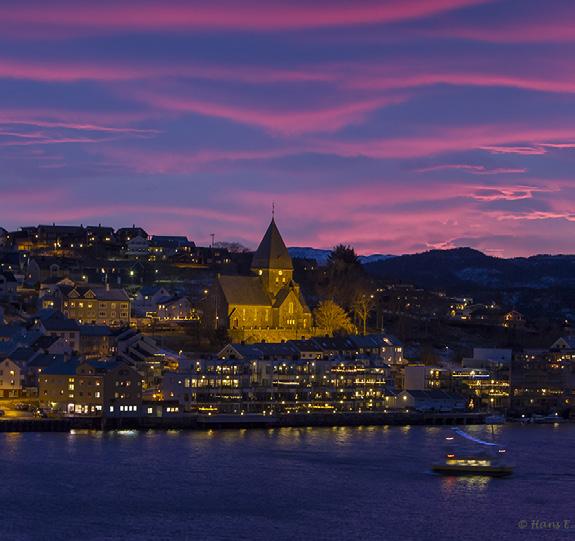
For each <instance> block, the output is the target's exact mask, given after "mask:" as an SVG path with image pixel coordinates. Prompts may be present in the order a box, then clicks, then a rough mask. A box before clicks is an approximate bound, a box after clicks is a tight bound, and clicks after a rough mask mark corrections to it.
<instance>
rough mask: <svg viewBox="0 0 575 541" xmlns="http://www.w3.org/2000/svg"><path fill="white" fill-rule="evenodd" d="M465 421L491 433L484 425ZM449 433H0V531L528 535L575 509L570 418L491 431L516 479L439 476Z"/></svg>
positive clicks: (14, 534)
mask: <svg viewBox="0 0 575 541" xmlns="http://www.w3.org/2000/svg"><path fill="white" fill-rule="evenodd" d="M466 430H467V431H468V432H470V433H471V434H473V435H474V436H476V437H478V438H481V439H489V438H491V437H492V431H491V429H490V428H489V427H485V426H477V427H466ZM449 433H450V428H449V427H419V426H412V427H361V428H350V427H334V428H281V429H259V430H245V429H242V430H221V431H218V430H209V431H203V432H193V431H178V430H174V431H169V432H161V431H147V432H136V431H118V432H107V433H102V432H94V431H74V432H73V433H70V434H62V433H44V434H40V433H29V434H0V465H1V467H2V479H3V481H2V483H0V508H1V509H2V510H3V519H4V520H3V530H2V535H3V537H1V538H2V539H4V538H6V539H15V540H18V539H20V538H27V539H60V538H65V537H68V538H72V539H74V538H77V539H90V535H89V534H90V532H91V533H92V534H93V538H94V539H123V538H125V539H138V540H140V539H158V538H159V539H185V538H189V539H202V540H204V539H252V538H254V537H257V538H259V539H273V540H276V539H277V540H280V541H281V540H283V539H286V540H288V539H290V540H291V539H324V538H325V539H362V540H363V539H383V540H385V541H388V540H389V541H394V540H395V539H398V540H399V539H401V540H402V541H403V540H404V539H418V540H420V539H421V540H424V541H427V540H430V541H437V539H440V540H441V541H448V540H451V539H453V540H456V539H457V540H458V541H459V540H468V539H471V540H474V539H481V540H482V541H483V540H484V539H486V538H487V539H489V538H492V537H494V536H497V537H501V538H502V539H515V538H516V539H521V540H523V539H526V538H529V532H518V530H517V521H518V520H520V519H524V518H525V519H531V518H538V517H539V516H543V515H545V516H547V515H549V513H550V511H549V510H552V513H551V514H553V517H549V518H557V519H558V520H559V519H560V520H563V519H569V518H574V517H573V516H572V515H573V512H572V506H571V500H570V499H569V498H566V497H565V495H566V494H569V493H570V491H571V492H572V481H573V475H572V473H571V472H572V449H573V448H575V426H574V425H562V426H560V427H559V428H556V427H553V426H509V425H506V426H496V427H494V428H493V437H494V438H495V439H496V441H501V442H502V443H504V444H505V445H506V446H507V447H508V449H509V450H510V451H511V452H512V453H513V461H514V462H516V473H515V474H514V476H513V477H512V478H510V479H491V478H487V477H473V478H469V477H438V476H435V475H434V474H432V473H431V471H430V467H431V464H432V463H433V462H435V461H437V460H438V458H440V457H441V456H442V453H443V447H444V440H445V435H446V434H449ZM119 510H121V512H118V511H119ZM439 519H441V520H439ZM574 522H575V521H574ZM216 525H217V527H216ZM11 528H12V529H11ZM254 532H257V535H255V534H254ZM19 535H20V536H21V537H19ZM546 539H552V537H551V536H549V537H546Z"/></svg>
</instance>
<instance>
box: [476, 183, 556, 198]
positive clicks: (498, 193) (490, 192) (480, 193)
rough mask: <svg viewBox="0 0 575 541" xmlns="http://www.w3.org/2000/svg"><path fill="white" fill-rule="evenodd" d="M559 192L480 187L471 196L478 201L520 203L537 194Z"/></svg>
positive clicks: (531, 187) (523, 187)
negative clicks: (519, 201)
mask: <svg viewBox="0 0 575 541" xmlns="http://www.w3.org/2000/svg"><path fill="white" fill-rule="evenodd" d="M555 191H558V188H550V187H536V186H478V187H477V188H475V189H474V190H473V191H472V192H471V193H470V194H469V196H470V197H471V198H472V199H476V200H478V201H501V200H503V201H518V200H521V199H532V198H533V196H534V194H536V193H545V192H547V193H549V192H555Z"/></svg>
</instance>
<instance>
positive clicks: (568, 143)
mask: <svg viewBox="0 0 575 541" xmlns="http://www.w3.org/2000/svg"><path fill="white" fill-rule="evenodd" d="M574 21H575V2H573V1H572V0H401V1H399V0H394V1H392V0H379V1H375V0H373V1H371V0H370V1H367V0H365V1H364V0H353V1H351V0H345V1H344V0H329V1H328V0H325V1H323V0H321V1H314V0H305V1H304V0H301V1H300V0H290V1H289V2H286V1H279V0H242V1H241V2H240V1H237V0H227V1H223V0H210V1H209V2H207V1H203V2H196V1H185V2H184V1H173V0H163V1H162V2H147V1H144V0H138V1H135V0H134V1H130V2H128V1H122V0H114V1H108V0H98V2H90V3H87V2H86V3H84V2H79V1H76V2H71V1H70V2H64V1H60V0H50V2H46V1H45V0H42V1H40V0H38V1H36V2H34V1H27V0H3V1H2V3H1V4H0V24H1V27H2V33H1V37H0V78H1V82H0V163H1V165H2V167H1V174H0V225H2V226H4V227H7V228H17V227H18V226H21V225H32V224H37V223H51V222H57V223H83V224H85V225H86V224H98V223H103V224H104V223H105V224H109V225H113V226H117V227H118V226H124V225H131V224H132V223H135V224H137V225H142V226H144V227H146V228H147V229H148V230H149V231H150V232H153V233H157V234H170V233H172V234H186V235H188V236H189V237H190V238H191V239H193V240H194V241H196V242H197V243H201V244H203V243H205V244H207V243H208V242H209V235H210V233H212V232H213V233H215V235H216V240H230V241H231V240H237V241H240V242H243V243H244V244H247V245H248V246H250V247H255V246H256V245H257V242H258V240H259V239H260V238H261V236H262V234H263V232H264V231H265V228H266V227H267V224H268V221H269V218H270V212H271V204H272V201H275V202H276V209H277V212H276V216H277V221H278V225H279V227H280V229H281V230H282V233H283V234H284V237H285V239H286V242H287V243H288V244H289V245H292V246H295V245H300V246H302V245H312V246H315V247H318V248H319V247H321V248H329V247H331V246H333V245H334V244H336V243H339V242H345V243H350V244H352V245H354V246H355V247H356V249H357V250H358V251H359V252H360V253H369V252H383V253H402V252H414V251H421V250H425V249H429V248H433V247H441V248H443V247H445V248H447V247H455V246H472V247H475V248H478V249H481V250H484V251H486V252H487V253H490V254H493V255H502V256H514V255H528V254H532V253H539V252H544V253H558V252H563V253H566V252H569V253H572V252H575V246H574V244H575V243H574V240H573V239H574V238H575V60H574V59H575V23H574Z"/></svg>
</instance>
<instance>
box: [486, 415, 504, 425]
mask: <svg viewBox="0 0 575 541" xmlns="http://www.w3.org/2000/svg"><path fill="white" fill-rule="evenodd" d="M505 420H506V419H505V415H497V414H492V415H488V416H487V417H485V424H486V425H502V424H505Z"/></svg>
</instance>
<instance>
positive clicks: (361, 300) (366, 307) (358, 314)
mask: <svg viewBox="0 0 575 541" xmlns="http://www.w3.org/2000/svg"><path fill="white" fill-rule="evenodd" d="M374 308H375V301H374V299H373V295H370V294H368V293H358V294H357V295H356V297H355V299H354V301H353V304H352V307H351V309H352V311H353V315H354V316H355V320H356V321H357V322H358V323H360V324H361V328H362V329H363V334H364V336H365V335H366V334H367V320H368V319H369V316H370V314H371V312H373V309H374Z"/></svg>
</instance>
